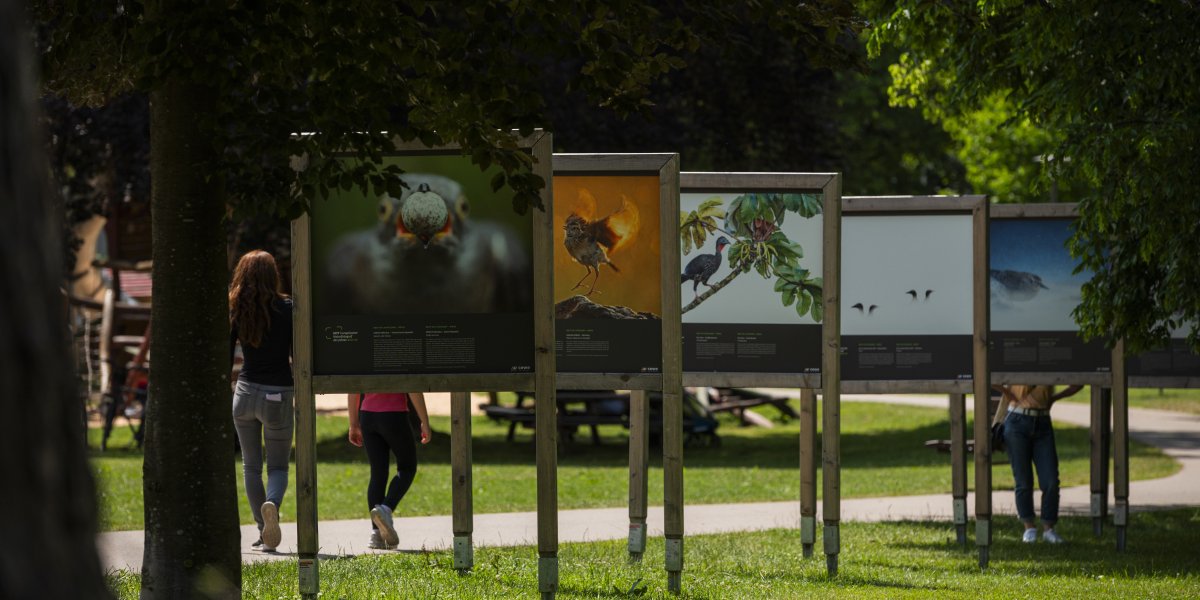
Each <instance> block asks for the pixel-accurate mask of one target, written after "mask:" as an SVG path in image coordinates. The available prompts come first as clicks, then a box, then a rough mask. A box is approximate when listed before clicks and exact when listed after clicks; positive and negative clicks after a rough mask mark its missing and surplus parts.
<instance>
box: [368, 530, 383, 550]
mask: <svg viewBox="0 0 1200 600" xmlns="http://www.w3.org/2000/svg"><path fill="white" fill-rule="evenodd" d="M367 547H368V548H370V549H372V550H387V549H388V547H387V544H385V543H383V536H381V535H379V532H378V531H374V530H373V531H371V539H370V541H368V542H367Z"/></svg>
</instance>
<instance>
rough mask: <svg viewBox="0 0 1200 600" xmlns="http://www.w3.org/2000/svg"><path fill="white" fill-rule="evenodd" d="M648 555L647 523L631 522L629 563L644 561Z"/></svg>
mask: <svg viewBox="0 0 1200 600" xmlns="http://www.w3.org/2000/svg"><path fill="white" fill-rule="evenodd" d="M645 553H646V522H645V521H642V522H637V521H630V523H629V562H631V563H636V562H641V561H642V555H643V554H645Z"/></svg>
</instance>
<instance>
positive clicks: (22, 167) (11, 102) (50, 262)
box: [0, 0, 109, 598]
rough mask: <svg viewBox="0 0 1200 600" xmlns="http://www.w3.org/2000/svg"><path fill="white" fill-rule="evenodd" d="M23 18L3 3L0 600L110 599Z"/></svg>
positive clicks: (19, 8) (57, 219)
mask: <svg viewBox="0 0 1200 600" xmlns="http://www.w3.org/2000/svg"><path fill="white" fill-rule="evenodd" d="M23 8H24V7H23V3H21V2H17V1H15V0H0V106H3V107H4V110H3V112H2V113H0V289H2V290H4V293H3V294H0V357H2V359H0V402H2V403H3V406H4V408H5V411H4V412H5V416H4V418H3V419H0V481H3V482H4V493H3V494H0V540H4V543H3V544H0V597H3V598H104V597H107V596H108V595H109V594H108V589H107V587H106V586H105V583H104V579H103V573H102V571H101V569H100V560H99V557H98V556H97V554H96V542H95V536H96V513H97V507H96V495H95V488H94V484H93V481H92V473H91V469H90V468H89V466H88V464H87V456H86V453H85V448H84V432H83V406H82V403H81V402H80V400H79V396H78V395H77V393H76V389H75V386H74V383H75V378H74V377H71V376H70V375H69V373H70V370H71V368H72V364H73V363H72V361H71V360H70V358H69V350H68V345H67V331H66V318H65V316H66V310H65V306H64V298H63V296H62V294H61V292H60V291H59V285H60V283H61V279H60V277H59V274H60V273H61V270H62V261H61V258H60V257H61V244H60V242H59V239H60V223H61V215H59V214H56V213H57V212H58V211H59V210H61V207H60V205H59V204H57V203H55V202H53V201H52V200H51V198H52V196H51V192H50V187H49V182H48V181H47V180H46V178H45V174H46V169H45V161H44V156H43V155H42V153H41V143H40V139H41V135H42V132H41V131H39V129H38V126H37V82H36V79H35V70H34V69H32V68H31V67H32V66H33V64H34V50H33V44H32V39H31V38H30V36H29V35H28V34H29V32H28V31H25V30H24V28H23V24H24V23H25V22H26V21H25V18H24V14H23Z"/></svg>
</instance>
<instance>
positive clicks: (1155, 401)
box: [1063, 388, 1200, 415]
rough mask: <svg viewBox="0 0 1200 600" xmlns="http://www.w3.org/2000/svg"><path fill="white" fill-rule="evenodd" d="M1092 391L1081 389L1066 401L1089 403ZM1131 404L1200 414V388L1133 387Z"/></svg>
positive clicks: (1132, 405) (1130, 391)
mask: <svg viewBox="0 0 1200 600" xmlns="http://www.w3.org/2000/svg"><path fill="white" fill-rule="evenodd" d="M1091 398H1092V392H1091V390H1090V389H1088V388H1084V389H1082V390H1080V391H1079V393H1078V394H1075V395H1074V396H1071V397H1070V398H1065V399H1063V401H1064V402H1075V403H1078V404H1087V403H1089V402H1091ZM1129 406H1130V407H1132V408H1153V409H1157V410H1173V411H1176V412H1183V413H1189V414H1193V415H1200V390H1188V389H1174V388H1166V389H1131V390H1129Z"/></svg>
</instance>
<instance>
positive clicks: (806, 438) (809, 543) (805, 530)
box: [800, 388, 817, 558]
mask: <svg viewBox="0 0 1200 600" xmlns="http://www.w3.org/2000/svg"><path fill="white" fill-rule="evenodd" d="M816 543H817V392H816V390H813V389H809V388H804V389H802V390H800V544H801V546H802V547H803V549H804V557H805V558H808V557H811V556H812V555H813V546H814V545H815V544H816Z"/></svg>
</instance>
